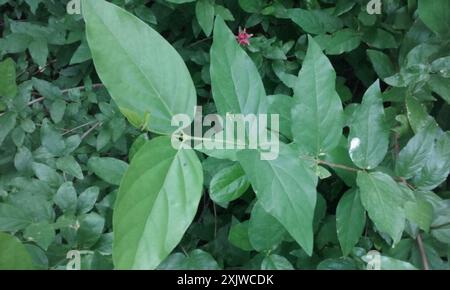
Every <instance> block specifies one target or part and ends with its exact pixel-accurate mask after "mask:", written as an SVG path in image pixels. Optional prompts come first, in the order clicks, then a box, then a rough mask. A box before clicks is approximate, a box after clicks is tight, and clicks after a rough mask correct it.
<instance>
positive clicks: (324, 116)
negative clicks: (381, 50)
mask: <svg viewBox="0 0 450 290" xmlns="http://www.w3.org/2000/svg"><path fill="white" fill-rule="evenodd" d="M335 84H336V73H335V72H334V69H333V66H332V65H331V63H330V61H329V60H328V58H327V57H326V56H325V55H324V54H323V53H322V50H321V48H320V47H319V45H318V44H317V43H316V42H315V41H314V39H313V38H312V37H309V46H308V51H307V53H306V57H305V60H304V61H303V66H302V69H301V71H300V73H299V77H298V82H297V86H296V87H295V89H294V101H295V103H296V105H295V106H294V108H293V109H292V134H293V136H294V140H295V141H296V143H298V145H299V146H301V147H303V148H305V149H306V150H307V152H308V153H310V154H313V155H315V156H318V155H320V154H321V153H325V152H328V151H330V150H332V149H333V148H334V147H336V146H337V145H338V144H339V140H340V136H341V135H342V127H343V126H344V115H343V109H342V104H341V99H340V98H339V95H338V94H337V92H336V88H335Z"/></svg>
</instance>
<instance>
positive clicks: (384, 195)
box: [357, 172, 405, 244]
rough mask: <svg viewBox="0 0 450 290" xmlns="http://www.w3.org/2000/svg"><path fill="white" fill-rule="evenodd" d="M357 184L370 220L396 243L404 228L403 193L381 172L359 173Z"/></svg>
mask: <svg viewBox="0 0 450 290" xmlns="http://www.w3.org/2000/svg"><path fill="white" fill-rule="evenodd" d="M357 184H358V187H359V190H360V194H361V202H362V204H363V205H364V208H365V209H366V210H367V212H368V214H369V217H370V219H371V220H372V221H373V222H374V223H375V226H376V227H377V228H378V229H379V230H380V231H382V232H384V233H387V234H388V235H389V236H390V237H391V238H392V239H393V240H394V244H396V243H398V242H399V241H400V239H401V237H402V233H403V230H404V228H405V212H404V210H403V208H402V204H401V203H402V199H401V197H402V195H403V193H402V191H401V189H400V188H399V186H398V185H397V183H396V182H395V181H394V180H393V179H392V178H391V177H390V176H389V175H386V174H384V173H381V172H374V173H365V172H359V173H358V177H357Z"/></svg>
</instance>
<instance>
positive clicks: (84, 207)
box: [77, 186, 100, 214]
mask: <svg viewBox="0 0 450 290" xmlns="http://www.w3.org/2000/svg"><path fill="white" fill-rule="evenodd" d="M99 192H100V189H99V188H98V187H96V186H92V187H89V188H87V189H86V190H85V191H83V192H82V193H81V194H80V196H79V197H78V201H77V213H78V214H84V213H88V212H89V211H90V210H91V209H93V208H94V205H95V202H96V201H97V198H98V194H99Z"/></svg>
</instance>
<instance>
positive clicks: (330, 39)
mask: <svg viewBox="0 0 450 290" xmlns="http://www.w3.org/2000/svg"><path fill="white" fill-rule="evenodd" d="M315 40H316V41H317V42H318V43H319V44H320V46H321V47H322V48H323V49H324V50H325V52H326V54H328V55H339V54H342V53H344V52H350V51H352V50H354V49H356V48H358V46H359V45H360V43H361V35H360V34H359V33H357V32H356V31H354V30H353V29H349V28H345V29H342V30H339V31H336V32H335V33H333V34H331V35H327V34H323V35H319V36H317V37H315Z"/></svg>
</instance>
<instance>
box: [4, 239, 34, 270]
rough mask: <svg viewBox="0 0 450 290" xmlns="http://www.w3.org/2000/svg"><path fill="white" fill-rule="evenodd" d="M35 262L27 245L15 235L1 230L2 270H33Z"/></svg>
mask: <svg viewBox="0 0 450 290" xmlns="http://www.w3.org/2000/svg"><path fill="white" fill-rule="evenodd" d="M33 268H34V267H33V262H32V259H31V256H30V254H29V253H28V251H27V249H26V248H25V246H24V245H23V244H22V243H21V242H20V241H19V240H18V239H17V238H16V237H14V236H10V235H8V234H5V233H2V232H0V270H32V269H33Z"/></svg>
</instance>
